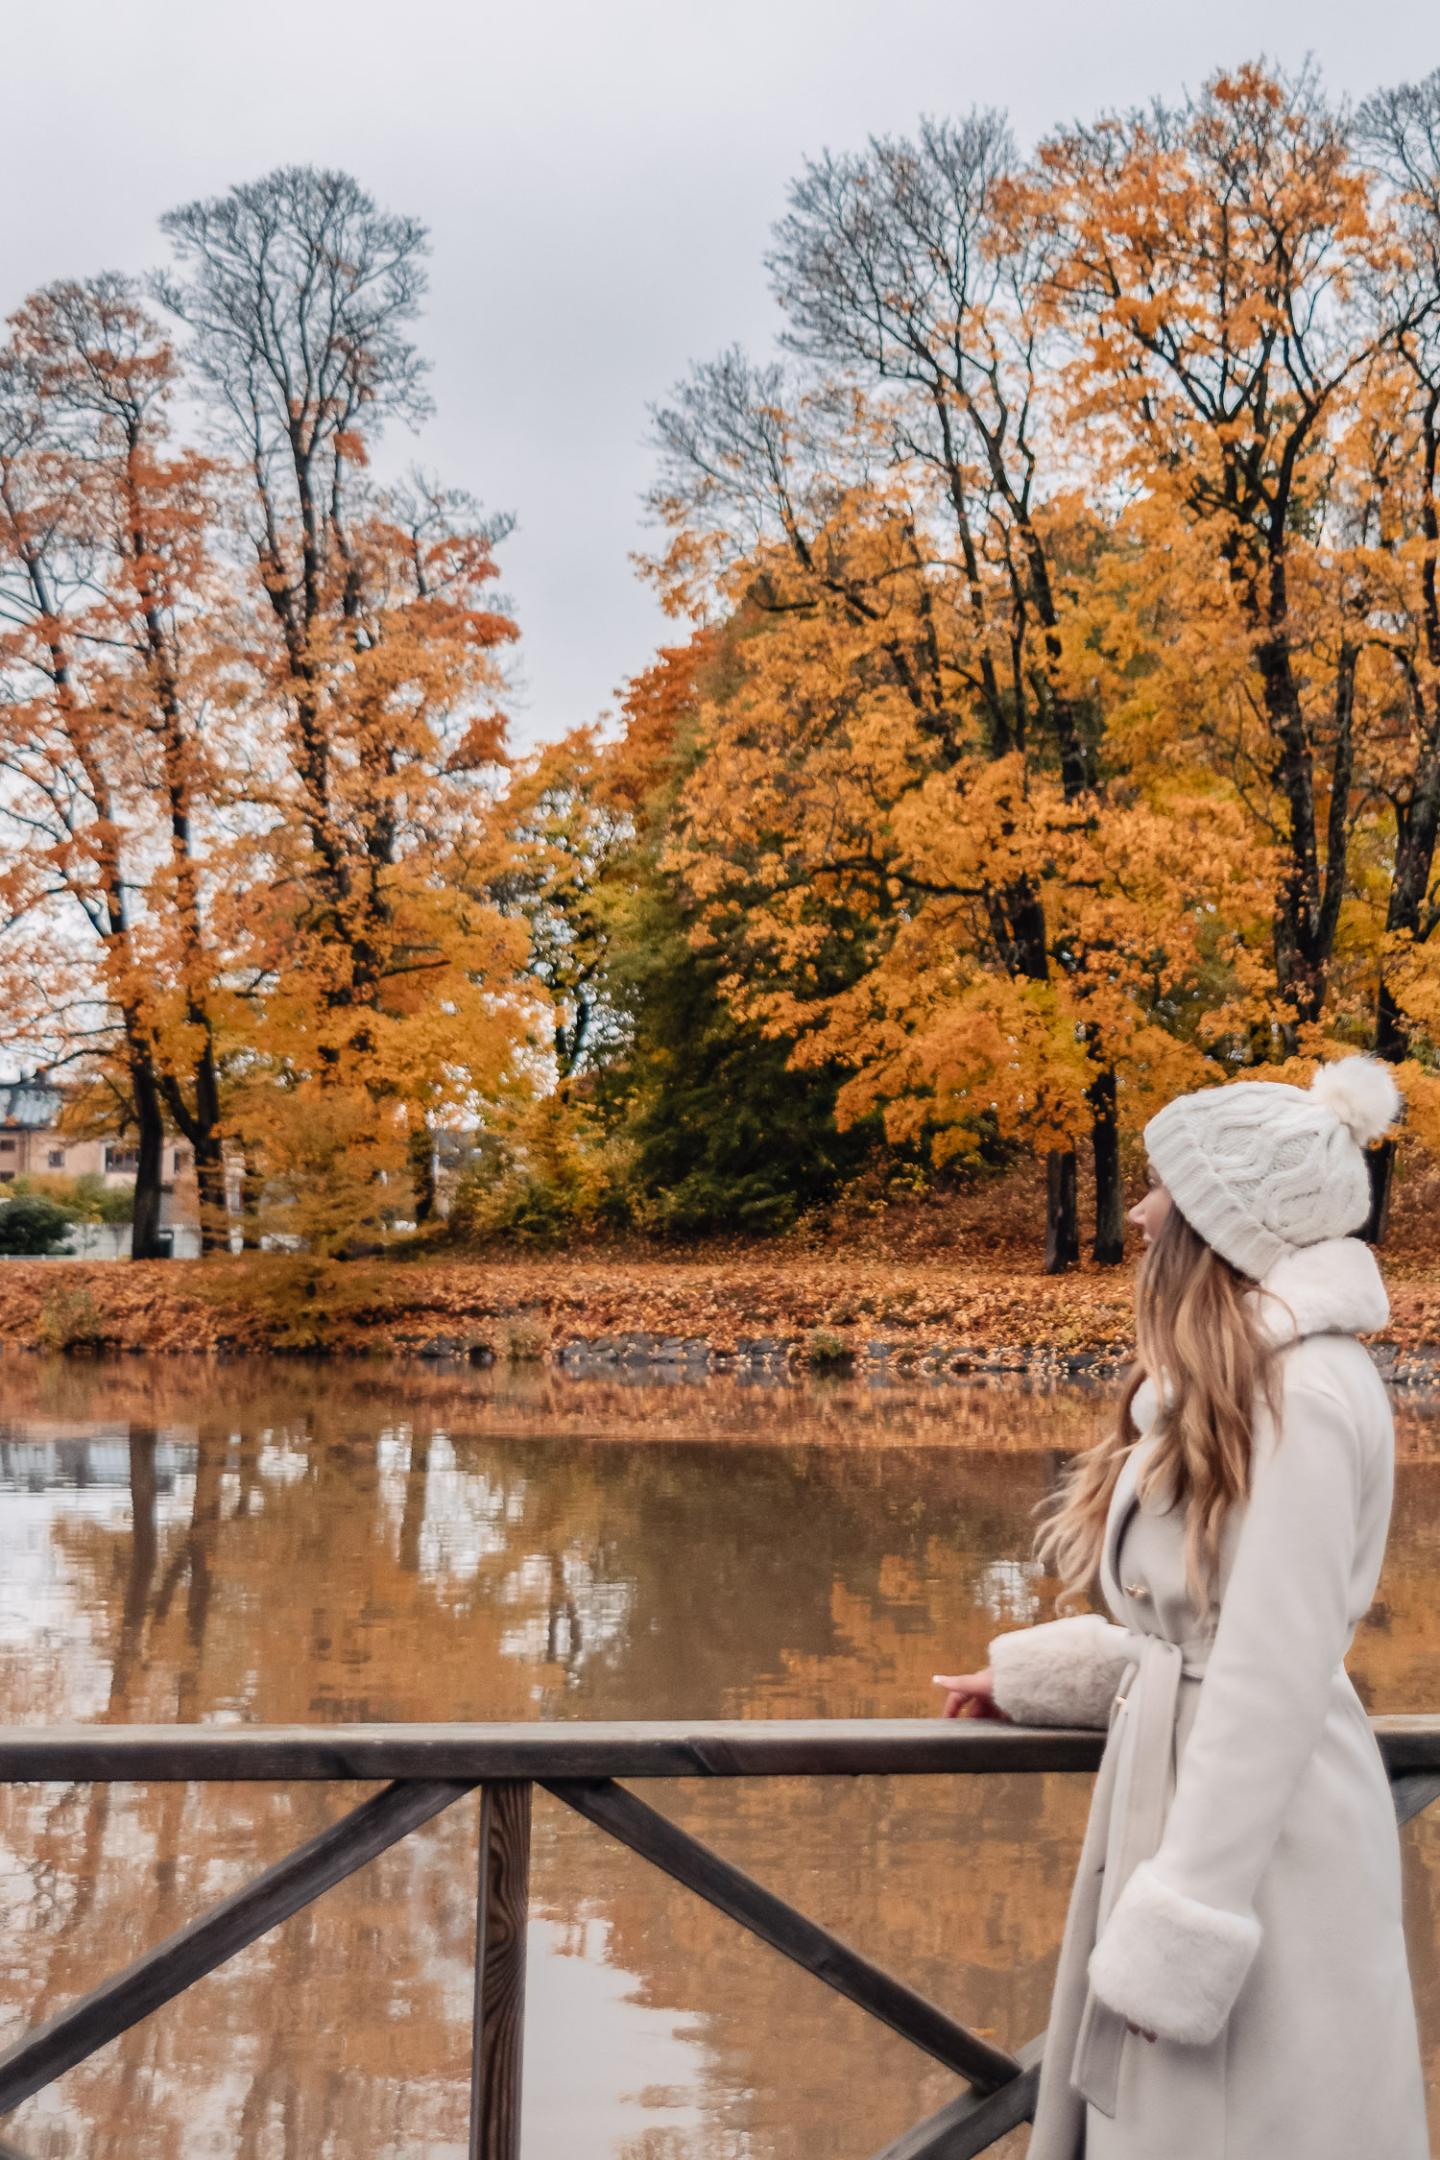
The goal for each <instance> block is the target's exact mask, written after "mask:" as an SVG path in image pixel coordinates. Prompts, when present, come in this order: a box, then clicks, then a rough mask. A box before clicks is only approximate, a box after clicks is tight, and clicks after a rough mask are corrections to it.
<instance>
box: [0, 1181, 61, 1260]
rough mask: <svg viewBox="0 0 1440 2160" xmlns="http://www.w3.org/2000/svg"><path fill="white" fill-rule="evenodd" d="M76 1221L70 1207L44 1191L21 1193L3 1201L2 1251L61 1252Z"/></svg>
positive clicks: (0, 1222)
mask: <svg viewBox="0 0 1440 2160" xmlns="http://www.w3.org/2000/svg"><path fill="white" fill-rule="evenodd" d="M74 1221H75V1216H74V1213H73V1211H72V1210H71V1209H70V1208H68V1207H64V1206H62V1205H61V1203H60V1202H59V1201H58V1200H50V1199H47V1197H46V1196H45V1194H44V1193H35V1192H21V1193H17V1194H16V1196H15V1198H14V1199H13V1200H6V1201H5V1202H4V1203H3V1204H0V1253H29V1254H31V1255H35V1254H44V1253H52V1252H58V1251H59V1250H60V1248H61V1247H62V1246H63V1245H64V1243H65V1240H66V1239H67V1237H68V1236H69V1235H70V1231H71V1228H72V1226H73V1224H74Z"/></svg>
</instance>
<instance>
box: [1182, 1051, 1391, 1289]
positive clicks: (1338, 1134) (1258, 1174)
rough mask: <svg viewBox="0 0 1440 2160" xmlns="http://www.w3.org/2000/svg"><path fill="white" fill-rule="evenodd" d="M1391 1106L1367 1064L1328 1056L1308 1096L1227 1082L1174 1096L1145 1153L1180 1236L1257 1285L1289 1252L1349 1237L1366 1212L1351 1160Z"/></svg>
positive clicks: (1381, 1074)
mask: <svg viewBox="0 0 1440 2160" xmlns="http://www.w3.org/2000/svg"><path fill="white" fill-rule="evenodd" d="M1400 1103H1401V1097H1400V1090H1399V1088H1398V1087H1397V1086H1396V1084H1395V1079H1394V1076H1393V1074H1392V1073H1391V1071H1390V1068H1389V1067H1388V1066H1387V1065H1382V1064H1381V1062H1380V1061H1379V1059H1378V1058H1373V1057H1346V1058H1340V1059H1339V1060H1338V1061H1337V1062H1336V1063H1335V1064H1333V1065H1322V1066H1321V1067H1320V1068H1319V1070H1318V1071H1317V1072H1316V1074H1315V1076H1314V1078H1313V1079H1312V1080H1311V1082H1310V1085H1309V1087H1308V1088H1298V1087H1290V1086H1289V1085H1288V1084H1287V1083H1286V1082H1284V1081H1282V1080H1232V1081H1230V1082H1229V1083H1228V1084H1227V1085H1226V1086H1224V1087H1212V1088H1201V1089H1200V1090H1199V1091H1198V1092H1197V1093H1196V1094H1193V1095H1177V1096H1176V1097H1175V1099H1174V1101H1173V1102H1168V1103H1166V1105H1165V1107H1164V1109H1163V1110H1157V1111H1156V1113H1155V1115H1154V1117H1152V1118H1151V1119H1150V1121H1149V1123H1148V1124H1147V1125H1146V1127H1145V1133H1144V1139H1145V1150H1146V1153H1147V1154H1148V1156H1149V1158H1150V1162H1151V1166H1152V1168H1153V1169H1154V1172H1155V1175H1156V1176H1157V1177H1158V1178H1159V1179H1160V1181H1161V1183H1162V1184H1163V1185H1164V1186H1165V1187H1166V1189H1167V1190H1168V1192H1169V1194H1170V1197H1171V1199H1172V1200H1173V1201H1174V1203H1175V1205H1176V1207H1178V1208H1179V1210H1180V1212H1181V1214H1182V1215H1183V1216H1184V1217H1185V1220H1186V1221H1187V1222H1188V1223H1189V1224H1190V1227H1191V1228H1192V1229H1193V1230H1198V1232H1199V1233H1200V1235H1201V1237H1203V1238H1204V1240H1205V1242H1206V1243H1207V1245H1213V1246H1214V1248H1215V1250H1216V1251H1217V1252H1218V1253H1219V1254H1221V1256H1222V1257H1223V1258H1224V1259H1226V1260H1228V1261H1229V1262H1230V1263H1231V1265H1232V1266H1233V1267H1237V1268H1239V1269H1240V1270H1241V1272H1242V1274H1245V1275H1251V1276H1253V1277H1254V1278H1255V1280H1256V1281H1257V1282H1258V1281H1259V1280H1260V1278H1261V1277H1262V1276H1263V1275H1265V1274H1266V1273H1267V1272H1268V1270H1269V1269H1270V1268H1272V1267H1273V1266H1274V1265H1275V1262H1276V1261H1277V1260H1282V1259H1284V1257H1285V1255H1286V1254H1287V1253H1291V1252H1294V1251H1295V1249H1296V1248H1297V1247H1298V1246H1301V1245H1314V1244H1316V1243H1318V1241H1319V1240H1320V1239H1321V1238H1330V1237H1346V1236H1348V1235H1349V1233H1350V1232H1351V1231H1352V1230H1358V1229H1359V1228H1360V1226H1361V1225H1362V1223H1363V1222H1364V1221H1365V1218H1366V1216H1367V1215H1368V1214H1369V1212H1370V1179H1369V1175H1368V1172H1367V1170H1366V1167H1365V1156H1364V1153H1363V1150H1364V1149H1365V1148H1366V1147H1368V1146H1369V1144H1370V1142H1371V1141H1372V1140H1378V1139H1379V1138H1380V1136H1381V1134H1382V1133H1383V1132H1384V1131H1385V1130H1386V1129H1387V1127H1388V1126H1390V1125H1392V1124H1393V1123H1394V1122H1395V1119H1396V1118H1397V1117H1398V1115H1399V1113H1400Z"/></svg>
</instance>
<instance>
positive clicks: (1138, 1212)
mask: <svg viewBox="0 0 1440 2160" xmlns="http://www.w3.org/2000/svg"><path fill="white" fill-rule="evenodd" d="M1145 1171H1146V1184H1145V1190H1144V1192H1143V1193H1142V1194H1141V1196H1140V1198H1139V1199H1138V1200H1137V1201H1136V1203H1135V1205H1134V1207H1132V1208H1131V1210H1130V1212H1129V1214H1128V1215H1127V1216H1126V1218H1125V1219H1126V1221H1127V1222H1132V1223H1133V1224H1134V1225H1135V1228H1136V1229H1137V1230H1138V1231H1139V1232H1140V1235H1141V1236H1142V1237H1143V1238H1144V1240H1145V1243H1146V1244H1147V1245H1153V1243H1154V1242H1155V1239H1156V1237H1157V1236H1158V1234H1159V1230H1160V1225H1161V1223H1163V1222H1164V1220H1165V1217H1166V1216H1167V1215H1168V1214H1169V1212H1170V1209H1171V1205H1172V1202H1171V1199H1170V1195H1169V1193H1168V1192H1167V1191H1166V1189H1165V1187H1164V1186H1163V1185H1162V1184H1161V1182H1160V1180H1159V1178H1158V1177H1156V1175H1155V1172H1154V1171H1153V1170H1152V1169H1151V1168H1150V1166H1149V1164H1148V1163H1147V1164H1146V1166H1145Z"/></svg>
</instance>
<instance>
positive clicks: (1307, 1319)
mask: <svg viewBox="0 0 1440 2160" xmlns="http://www.w3.org/2000/svg"><path fill="white" fill-rule="evenodd" d="M1250 1295H1251V1296H1252V1297H1253V1298H1255V1299H1256V1300H1257V1303H1258V1306H1259V1313H1258V1320H1259V1326H1260V1330H1261V1333H1262V1334H1263V1335H1264V1336H1265V1338H1266V1340H1267V1341H1268V1342H1272V1343H1288V1342H1298V1341H1299V1339H1300V1337H1301V1336H1302V1335H1332V1334H1341V1335H1369V1334H1370V1333H1372V1332H1373V1330H1374V1329H1376V1328H1382V1327H1384V1325H1385V1323H1386V1321H1387V1320H1388V1319H1389V1317H1390V1299H1389V1297H1388V1296H1387V1294H1386V1290H1385V1283H1384V1280H1383V1278H1382V1276H1381V1274H1380V1267H1379V1263H1378V1262H1377V1260H1376V1258H1375V1254H1374V1252H1373V1251H1372V1249H1371V1247H1370V1246H1368V1245H1367V1244H1366V1243H1365V1241H1364V1239H1363V1238H1358V1237H1332V1238H1321V1239H1320V1240H1319V1241H1318V1242H1317V1243H1316V1244H1314V1245H1302V1246H1300V1247H1299V1248H1298V1250H1297V1251H1295V1252H1289V1253H1286V1254H1285V1256H1284V1257H1283V1259H1280V1260H1277V1261H1276V1262H1275V1265H1274V1266H1273V1267H1272V1268H1271V1269H1269V1270H1268V1272H1267V1273H1266V1274H1265V1275H1263V1276H1262V1277H1261V1279H1260V1281H1259V1283H1258V1284H1257V1285H1256V1287H1255V1289H1254V1290H1252V1291H1251V1293H1250Z"/></svg>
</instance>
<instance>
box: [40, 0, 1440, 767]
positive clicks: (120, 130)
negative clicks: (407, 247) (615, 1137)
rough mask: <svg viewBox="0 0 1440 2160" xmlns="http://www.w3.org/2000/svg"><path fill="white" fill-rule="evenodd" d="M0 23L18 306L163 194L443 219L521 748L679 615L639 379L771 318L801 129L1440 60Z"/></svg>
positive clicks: (940, 0) (930, 23)
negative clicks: (635, 555)
mask: <svg viewBox="0 0 1440 2160" xmlns="http://www.w3.org/2000/svg"><path fill="white" fill-rule="evenodd" d="M3 30H4V56H5V69H6V74H7V76H8V79H9V82H10V86H11V89H10V97H9V99H8V100H7V111H6V133H7V137H8V142H7V151H8V158H7V162H8V165H9V169H10V172H11V175H12V190H11V196H10V215H9V216H8V217H7V218H6V220H5V221H4V225H3V229H0V302H3V306H4V308H5V309H6V310H7V311H8V309H9V308H11V307H13V306H14V305H15V304H16V303H17V302H18V301H19V300H20V299H21V298H22V296H23V295H24V294H25V293H26V292H27V291H29V290H30V289H31V288H32V287H34V286H35V285H38V284H42V283H44V282H46V281H48V280H50V279H52V278H56V277H60V276H69V275H82V274H84V273H86V272H88V271H91V270H97V269H100V268H105V267H116V268H123V269H133V270H140V269H144V268H146V267H148V266H150V265H151V264H153V263H155V262H157V261H158V260H160V258H161V244H160V239H159V235H158V233H157V231H156V219H157V218H158V217H159V215H160V213H161V212H162V211H164V210H166V209H168V208H170V207H171V206H172V205H174V204H175V203H177V202H180V201H183V200H186V199H188V198H189V197H191V196H193V195H197V194H210V193H215V192H218V191H219V190H221V189H223V188H225V187H227V186H228V185H230V183H231V182H233V181H236V180H240V179H248V178H253V177H255V176H256V175H257V174H259V173H261V172H263V171H265V170H267V169H268V168H269V167H271V166H273V165H277V164H281V163H288V162H295V161H304V160H309V161H313V162H315V163H322V164H335V165H341V166H344V167H346V168H347V169H348V170H350V171H351V172H353V173H354V174H355V175H356V177H357V178H358V179H359V180H360V181H361V182H362V183H363V184H364V185H365V186H366V187H368V188H369V189H370V190H371V191H372V192H373V193H374V194H375V195H376V196H377V197H378V198H379V200H380V201H381V202H382V203H384V204H385V205H386V206H387V207H390V208H393V209H396V210H403V211H405V212H408V213H410V214H413V215H415V216H418V217H420V218H423V219H424V220H425V222H426V223H427V224H428V225H429V226H430V228H431V231H432V234H433V238H434V253H433V259H432V262H431V281H432V283H431V295H430V301H429V309H428V316H427V320H426V322H425V323H424V325H423V326H422V329H421V332H420V340H421V343H422V345H423V346H424V349H425V350H426V351H427V352H428V353H429V354H430V356H431V357H432V359H433V360H434V363H435V368H434V376H433V385H432V386H433V390H434V394H435V397H436V400H437V405H438V412H437V415H436V418H435V420H434V421H433V422H432V423H431V424H430V426H429V427H428V428H427V430H426V433H425V438H424V440H423V443H422V444H421V446H420V449H421V452H422V454H423V456H424V458H425V460H426V462H427V463H428V464H431V465H433V466H434V467H435V468H436V469H437V470H438V471H439V472H440V473H441V474H442V475H443V476H444V478H445V479H446V480H448V481H450V482H452V483H454V484H456V485H460V486H465V487H468V488H470V489H472V490H473V491H474V492H475V493H476V494H478V495H479V496H480V497H481V498H482V499H483V500H484V502H485V503H486V504H487V506H489V507H491V508H496V509H498V508H508V509H513V510H514V511H515V512H516V513H517V514H518V517H519V521H520V522H519V528H518V530H517V532H516V533H515V535H514V536H513V537H512V539H511V540H510V541H509V542H507V544H506V547H505V550H504V555H503V569H504V580H505V585H506V588H507V590H508V592H509V593H510V595H511V597H512V598H513V600H514V602H515V605H516V608H517V611H518V614H519V617H520V622H521V627H522V630H523V632H524V657H523V669H524V676H525V680H526V691H525V703H524V707H523V709H522V710H521V711H520V712H519V713H517V716H516V719H517V726H516V737H517V740H518V741H520V742H522V743H523V742H529V741H533V740H536V739H538V738H539V737H541V736H546V735H551V734H556V733H558V732H560V731H561V730H562V729H563V728H565V727H567V726H570V725H572V724H574V723H575V722H577V721H581V720H587V719H593V718H594V717H595V716H596V715H597V713H599V712H600V711H601V710H602V709H604V708H606V707H607V706H609V705H611V703H612V696H613V692H614V690H615V688H616V686H617V685H618V684H619V683H620V682H621V680H622V679H623V678H624V677H625V676H626V675H628V674H631V673H633V672H634V671H635V670H636V669H638V668H640V667H642V666H643V665H644V664H645V662H646V660H647V658H648V657H649V655H650V653H651V652H652V651H653V650H654V647H655V646H656V644H657V643H659V642H663V641H664V639H665V638H666V637H667V636H669V637H673V636H674V635H675V632H674V629H673V626H670V625H667V624H666V623H665V621H664V618H663V617H662V616H661V614H660V611H659V609H658V608H657V606H656V605H655V603H654V600H653V598H652V597H651V595H650V594H649V592H648V591H647V590H646V589H645V588H643V587H642V586H641V585H640V584H639V583H638V582H637V580H636V578H635V575H634V572H633V569H632V567H631V564H630V561H629V556H630V552H631V550H633V549H635V548H636V547H638V546H641V545H643V544H644V541H645V537H646V536H645V531H644V527H643V524H642V521H641V512H640V502H639V498H640V494H641V492H642V490H643V488H644V486H645V484H646V481H647V479H648V477H649V473H650V452H649V451H648V450H647V448H646V446H645V434H646V428H647V422H646V413H645V407H646V404H647V401H648V400H650V399H652V398H654V397H657V396H659V395H661V394H663V393H664V392H665V391H666V390H667V389H668V388H669V386H670V385H671V383H672V382H673V381H674V380H675V379H676V378H677V377H678V376H679V375H681V374H683V372H684V371H685V368H686V366H687V365H688V363H689V362H690V361H691V360H694V359H700V358H703V357H705V356H707V355H709V354H710V353H713V352H714V351H716V350H718V349H719V348H720V347H721V346H723V345H725V344H728V343H729V342H731V341H732V340H735V339H738V340H740V341H741V342H742V343H744V344H746V345H748V346H750V347H751V348H752V349H753V350H757V351H758V350H763V349H765V348H767V347H768V346H769V345H770V344H771V342H772V340H773V335H774V328H775V322H774V311H773V309H772V306H771V303H770V300H769V296H768V292H767V289H766V283H765V276H764V271H763V267H762V262H761V257H762V254H763V252H764V248H765V244H766V239H767V233H768V228H769V226H770V223H771V221H772V219H773V218H774V217H775V216H776V215H777V214H778V213H779V212H780V210H781V209H782V207H783V204H784V196H785V187H786V182H787V180H788V179H789V177H790V176H791V174H792V173H794V172H795V171H796V169H797V168H798V166H799V163H800V160H801V158H802V157H803V156H804V155H805V154H806V153H807V152H815V151H818V150H820V149H822V148H823V147H825V146H827V145H828V146H830V147H832V148H837V149H838V148H842V147H844V146H847V145H852V144H858V143H860V142H862V141H863V140H864V138H865V136H866V135H867V134H869V133H871V132H886V131H897V130H900V129H903V128H906V127H908V126H910V125H911V124H912V123H913V122H914V120H915V118H916V116H917V115H918V114H919V113H920V112H944V111H958V110H961V109H963V108H964V107H966V106H968V105H970V104H971V103H976V102H978V103H982V104H996V105H1003V106H1005V107H1007V108H1008V109H1009V111H1010V113H1011V115H1012V117H1013V120H1014V122H1015V125H1016V128H1017V130H1018V132H1019V133H1020V135H1021V137H1022V139H1024V140H1030V139H1033V137H1034V136H1035V135H1036V134H1038V133H1039V132H1040V131H1041V130H1042V129H1044V128H1045V127H1047V126H1048V125H1050V124H1051V123H1052V122H1054V121H1055V120H1057V119H1062V118H1067V117H1070V116H1072V115H1077V114H1078V115H1088V114H1091V113H1093V112H1094V111H1095V110H1096V109H1098V108H1099V107H1101V106H1103V105H1125V104H1130V103H1134V102H1138V101H1141V100H1144V99H1146V98H1148V97H1150V96H1152V95H1155V94H1157V93H1165V94H1174V93H1176V92H1178V91H1179V90H1180V89H1181V88H1183V87H1184V86H1185V85H1187V84H1191V85H1193V84H1197V83H1198V82H1199V81H1201V80H1202V79H1203V77H1204V76H1205V75H1207V74H1208V73H1209V72H1210V71H1211V70H1212V69H1213V68H1214V67H1216V66H1218V65H1222V64H1234V63H1235V62H1237V61H1238V60H1241V59H1244V58H1248V57H1253V56H1254V55H1255V54H1256V53H1257V52H1258V51H1259V50H1261V49H1262V48H1263V49H1264V50H1265V51H1266V52H1268V53H1269V54H1271V55H1272V56H1274V57H1276V58H1278V59H1280V60H1282V61H1284V62H1286V63H1287V64H1295V63H1298V61H1299V60H1300V59H1301V58H1302V57H1303V55H1304V54H1305V52H1306V51H1310V52H1313V53H1314V55H1315V57H1316V58H1317V60H1318V61H1319V62H1320V64H1321V66H1322V67H1323V69H1324V71H1325V74H1326V77H1327V79H1328V80H1329V82H1330V83H1331V85H1332V86H1333V87H1335V88H1336V89H1340V90H1347V91H1350V92H1352V93H1356V94H1362V93H1364V92H1365V91H1367V90H1370V89H1372V88H1374V87H1376V86H1377V85H1379V84H1382V83H1388V82H1394V81H1400V80H1403V79H1414V78H1415V77H1417V76H1420V75H1423V74H1426V73H1428V72H1429V70H1430V69H1431V68H1433V67H1435V66H1437V65H1440V16H1437V13H1436V10H1435V7H1434V0H1387V4H1385V5H1381V6H1370V7H1364V6H1356V5H1355V4H1354V0H1346V4H1344V5H1331V4H1320V0H1303V4H1302V0H1264V4H1261V5H1257V4H1256V0H1209V4H1207V5H1205V6H1202V7H1182V6H1179V5H1177V4H1175V0H1113V4H1104V0H1092V4H1091V5H1090V6H1084V5H1077V4H1075V0H985V5H983V6H980V5H977V4H975V0H888V4H886V5H884V6H881V5H879V4H877V0H869V4H861V0H725V4H724V5H717V4H714V0H710V4H707V5H699V4H694V0H668V4H663V0H528V4H526V0H516V4H512V5H509V6H506V7H503V8H502V7H496V6H493V5H490V4H488V0H479V4H476V0H468V4H467V0H412V4H410V5H408V6H407V5H406V4H404V0H385V4H384V5H381V4H380V0H337V4H331V5H319V4H316V0H233V4H231V5H226V6H222V5H221V4H219V0H128V4H127V5H124V6H117V5H116V4H115V0H52V5H51V6H49V7H47V8H27V9H21V8H20V7H19V6H18V5H17V4H16V0H9V5H8V6H6V8H5V10H4V16H3ZM21 186H23V192H24V197H25V199H24V201H23V204H22V201H21V200H20V188H21Z"/></svg>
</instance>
